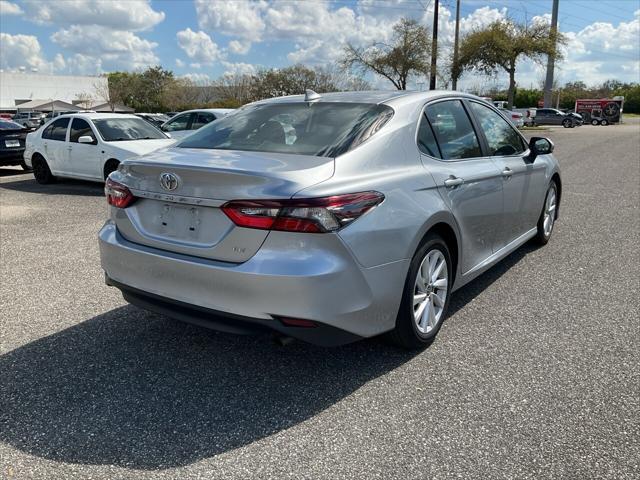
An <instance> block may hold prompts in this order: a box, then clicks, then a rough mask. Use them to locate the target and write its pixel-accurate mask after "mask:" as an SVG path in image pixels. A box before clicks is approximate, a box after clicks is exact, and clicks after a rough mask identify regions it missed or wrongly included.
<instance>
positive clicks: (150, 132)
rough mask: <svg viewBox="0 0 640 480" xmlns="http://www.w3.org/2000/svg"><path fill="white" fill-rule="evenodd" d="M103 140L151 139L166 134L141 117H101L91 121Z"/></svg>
mask: <svg viewBox="0 0 640 480" xmlns="http://www.w3.org/2000/svg"><path fill="white" fill-rule="evenodd" d="M93 123H94V125H95V126H96V128H97V129H98V132H100V136H101V137H102V138H103V139H104V141H105V142H119V141H123V140H152V139H157V138H162V139H164V138H167V136H166V135H165V134H164V133H162V132H161V131H160V130H158V129H157V128H156V127H154V126H153V125H151V124H150V123H149V122H147V121H145V120H143V119H141V118H101V119H95V120H94V121H93Z"/></svg>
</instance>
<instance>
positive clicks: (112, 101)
mask: <svg viewBox="0 0 640 480" xmlns="http://www.w3.org/2000/svg"><path fill="white" fill-rule="evenodd" d="M104 76H105V77H106V80H107V81H106V82H98V83H94V84H93V88H94V90H95V92H96V97H97V98H98V99H102V100H104V101H105V102H107V103H108V104H109V107H110V108H111V111H112V112H114V111H115V109H116V106H117V105H118V104H126V103H127V102H126V99H127V97H128V96H129V95H130V90H131V88H130V86H129V76H130V74H129V73H127V72H113V73H109V74H106V75H104Z"/></svg>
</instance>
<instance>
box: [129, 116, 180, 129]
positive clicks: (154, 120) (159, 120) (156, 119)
mask: <svg viewBox="0 0 640 480" xmlns="http://www.w3.org/2000/svg"><path fill="white" fill-rule="evenodd" d="M134 115H135V116H136V117H140V118H143V119H145V120H146V121H147V122H149V123H151V124H152V125H154V126H156V127H158V128H161V127H162V124H163V123H165V122H167V121H169V119H170V118H171V117H168V116H167V115H165V114H164V113H135V114H134Z"/></svg>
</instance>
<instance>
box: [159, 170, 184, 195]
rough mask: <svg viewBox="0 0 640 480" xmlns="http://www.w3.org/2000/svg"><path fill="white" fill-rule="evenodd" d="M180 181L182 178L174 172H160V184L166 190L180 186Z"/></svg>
mask: <svg viewBox="0 0 640 480" xmlns="http://www.w3.org/2000/svg"><path fill="white" fill-rule="evenodd" d="M179 183H180V179H179V178H178V176H177V175H176V174H174V173H161V174H160V185H161V186H162V188H164V189H165V190H169V191H171V190H175V189H176V188H178V184H179Z"/></svg>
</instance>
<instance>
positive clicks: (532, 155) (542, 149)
mask: <svg viewBox="0 0 640 480" xmlns="http://www.w3.org/2000/svg"><path fill="white" fill-rule="evenodd" d="M552 152H553V142H552V141H551V140H549V139H548V138H545V137H531V140H529V155H528V156H527V157H526V160H527V161H529V162H531V163H533V162H534V160H535V159H536V157H537V156H538V155H547V154H548V153H552Z"/></svg>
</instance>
